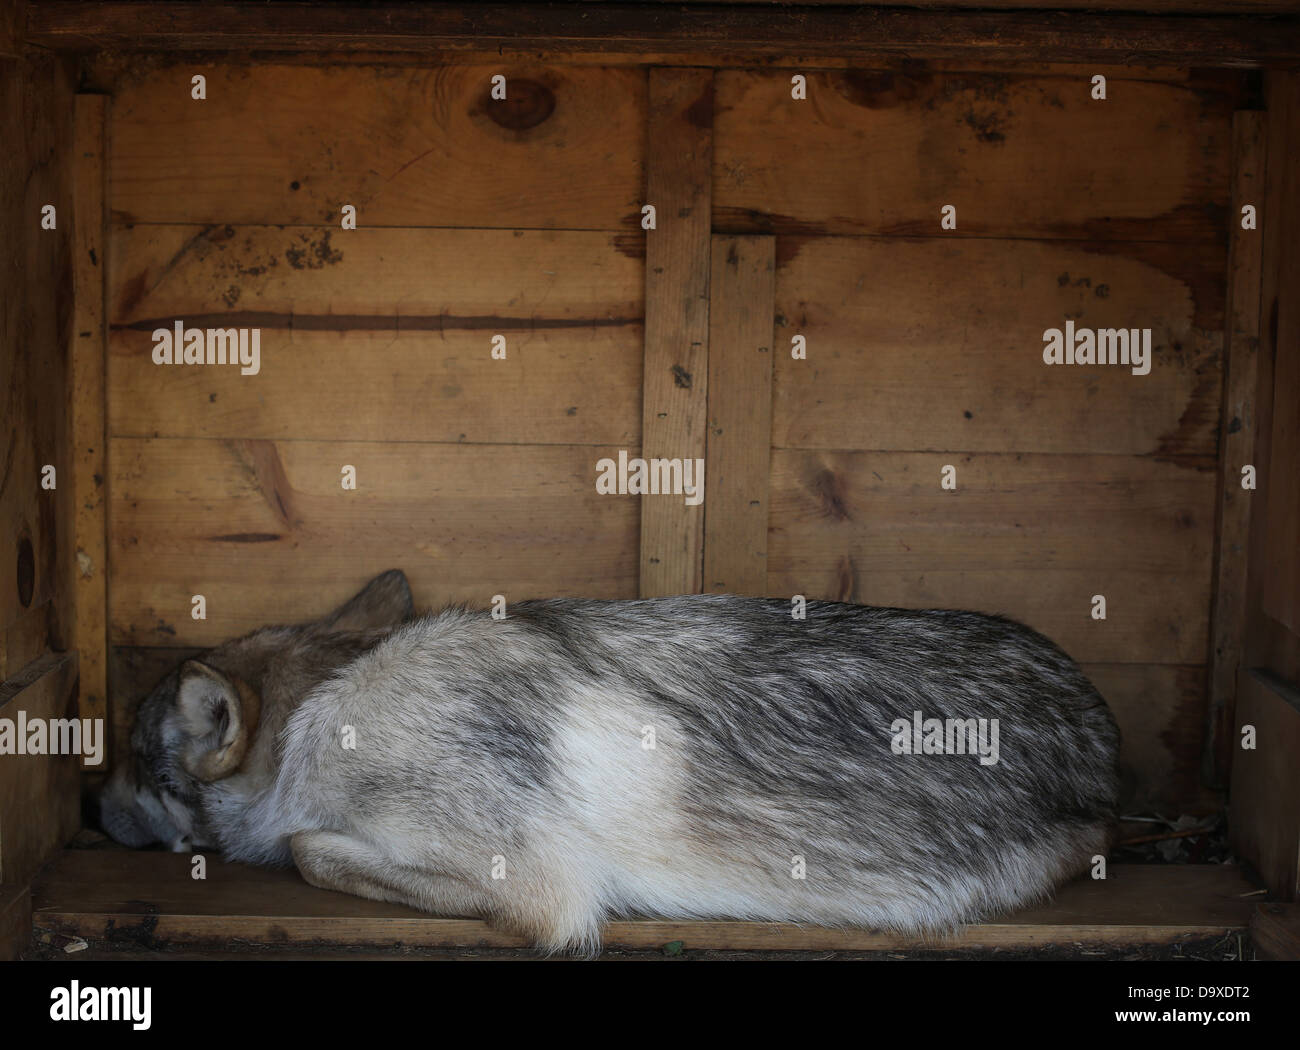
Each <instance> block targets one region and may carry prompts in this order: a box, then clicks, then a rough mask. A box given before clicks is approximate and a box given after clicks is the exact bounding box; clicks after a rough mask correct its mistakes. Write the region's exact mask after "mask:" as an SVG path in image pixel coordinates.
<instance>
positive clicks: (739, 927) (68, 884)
mask: <svg viewBox="0 0 1300 1050" xmlns="http://www.w3.org/2000/svg"><path fill="white" fill-rule="evenodd" d="M190 870H191V857H190V856H189V855H185V854H170V853H157V852H132V851H122V850H68V851H66V852H64V853H63V854H62V855H61V856H60V857H59V858H58V860H57V861H56V862H55V863H54V864H52V865H51V866H50V867H49V868H47V869H46V871H45V872H44V873H43V874H42V876H41V878H39V879H38V880H37V882H36V884H35V885H34V886H33V887H32V895H33V896H32V922H33V925H34V926H35V927H36V928H37V929H39V930H45V931H57V932H59V933H63V934H67V935H73V936H79V937H84V938H87V939H88V940H93V941H104V940H107V941H110V942H114V943H117V944H119V945H125V946H128V947H134V948H144V949H158V948H163V947H174V946H184V945H190V946H201V945H212V944H217V943H224V944H229V943H231V942H238V943H244V944H254V945H257V944H269V945H278V946H282V947H284V946H290V945H301V946H304V947H305V946H317V947H322V948H324V947H334V946H340V945H347V946H351V947H391V946H394V945H403V946H408V947H504V948H511V947H520V946H522V945H523V944H524V942H523V941H522V940H520V939H519V938H518V937H515V936H513V935H511V934H508V933H505V932H502V931H499V930H496V929H494V928H492V927H491V926H488V925H487V924H486V923H483V922H480V921H478V920H473V919H442V918H435V917H433V916H429V915H425V914H423V913H421V912H417V911H413V910H411V909H409V908H404V907H401V906H399V905H393V904H382V903H378V902H375V901H367V900H362V899H360V898H356V897H350V896H346V895H343V894H338V893H332V892H329V891H326V890H320V889H316V888H314V887H312V886H308V885H307V884H306V883H305V882H303V880H302V879H301V878H300V877H299V876H298V874H297V873H296V872H295V871H292V870H280V871H276V870H267V869H261V868H251V867H247V866H245V865H241V864H226V863H223V862H222V861H220V860H218V859H217V858H216V857H209V858H208V861H207V878H206V879H205V880H203V881H199V880H195V879H193V878H192V877H191V875H190ZM1254 890H1255V887H1254V886H1253V885H1252V884H1251V883H1250V882H1249V881H1248V880H1247V879H1246V877H1245V876H1244V875H1243V874H1242V873H1241V872H1240V871H1239V870H1238V869H1237V868H1236V867H1233V866H1231V865H1212V864H1211V865H1196V866H1191V865H1186V866H1180V865H1169V866H1163V865H1127V866H1125V865H1114V866H1112V868H1111V874H1110V878H1109V879H1107V880H1106V881H1104V882H1100V881H1098V882H1094V881H1092V880H1090V879H1082V880H1079V881H1076V882H1074V883H1071V884H1070V885H1069V886H1066V887H1065V888H1064V889H1062V890H1061V892H1060V893H1059V894H1058V895H1057V896H1056V898H1055V899H1054V900H1053V901H1051V902H1050V903H1048V904H1045V905H1043V906H1041V907H1038V908H1031V909H1028V910H1026V911H1023V912H1018V913H1016V914H1014V915H1009V916H1005V917H1003V918H999V919H996V920H994V921H991V922H988V923H982V924H979V925H976V926H971V927H969V928H967V929H966V930H965V931H964V932H963V933H961V934H960V935H959V936H958V937H956V938H954V939H951V940H946V941H937V940H936V941H920V940H917V939H915V938H909V937H901V936H898V935H895V934H889V933H883V932H879V931H872V930H827V929H819V928H812V927H800V926H794V925H788V924H783V923H762V922H667V921H652V920H635V921H619V922H612V923H609V924H608V925H607V926H606V928H605V944H606V946H607V947H627V948H648V947H660V946H662V945H665V944H669V943H671V942H673V941H681V942H682V943H683V945H684V946H685V947H688V948H693V949H737V950H755V951H773V950H791V951H797V950H808V949H822V950H844V951H873V950H917V949H931V948H933V949H936V950H938V949H952V948H994V947H997V948H1033V947H1041V946H1046V945H1054V944H1080V943H1083V944H1099V945H1116V944H1171V943H1176V942H1178V941H1182V940H1192V939H1201V938H1205V937H1213V936H1223V935H1225V934H1229V933H1232V932H1239V931H1245V930H1246V929H1247V927H1248V926H1249V923H1250V918H1251V913H1252V911H1253V909H1254V907H1255V905H1256V904H1257V903H1258V902H1259V900H1260V898H1259V897H1258V896H1251V894H1252V893H1253V891H1254Z"/></svg>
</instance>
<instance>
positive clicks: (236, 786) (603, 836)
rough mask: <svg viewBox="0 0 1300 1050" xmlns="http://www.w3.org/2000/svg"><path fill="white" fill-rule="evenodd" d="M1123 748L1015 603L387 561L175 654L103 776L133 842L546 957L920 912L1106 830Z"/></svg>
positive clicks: (1062, 871)
mask: <svg viewBox="0 0 1300 1050" xmlns="http://www.w3.org/2000/svg"><path fill="white" fill-rule="evenodd" d="M977 730H978V731H977ZM977 737H978V740H977V739H976V738H977ZM1118 744H1119V734H1118V731H1117V730H1116V727H1115V721H1114V719H1113V718H1112V717H1111V713H1110V711H1109V710H1108V709H1107V708H1106V705H1105V703H1104V701H1103V700H1102V699H1101V697H1100V696H1098V695H1097V692H1096V690H1095V689H1093V687H1092V685H1091V684H1090V683H1089V682H1088V680H1087V679H1086V678H1085V677H1084V675H1083V674H1082V673H1081V672H1080V670H1079V668H1078V667H1077V666H1076V665H1075V664H1074V663H1073V662H1072V661H1071V660H1070V659H1069V658H1068V657H1067V656H1066V655H1065V654H1064V653H1062V652H1061V650H1060V649H1058V648H1057V647H1056V646H1055V645H1053V644H1052V643H1051V642H1049V641H1048V640H1047V639H1046V638H1043V637H1042V636H1041V635H1039V634H1036V633H1035V632H1033V631H1031V630H1030V629H1029V628H1027V627H1024V626H1022V625H1020V624H1018V623H1014V622H1012V621H1010V620H1005V619H1001V618H998V617H993V616H984V615H980V614H977V613H969V612H950V611H945V610H925V611H911V610H903V609H877V608H868V607H860V606H853V605H841V604H837V603H833V602H809V603H808V605H807V615H806V618H804V619H796V618H794V617H793V616H792V615H791V606H790V603H789V602H785V601H780V600H765V599H754V598H736V597H728V596H716V595H697V596H683V597H675V598H658V599H650V600H644V601H593V600H584V599H556V600H551V601H530V602H521V603H519V604H518V605H515V606H513V607H512V608H511V609H510V610H509V615H508V617H507V618H505V619H493V618H492V617H491V616H490V615H488V614H487V613H479V612H470V611H467V610H464V609H448V610H445V611H443V612H441V613H437V614H434V615H428V616H422V617H414V616H413V614H412V606H411V593H410V589H409V588H408V586H407V582H406V577H405V576H404V575H403V574H402V573H400V572H397V571H392V572H387V573H384V574H383V575H382V576H379V577H377V578H376V579H374V580H373V581H371V583H370V584H369V585H368V586H367V587H366V588H365V589H364V590H362V591H361V592H360V593H359V594H358V595H357V596H356V597H355V598H353V599H352V600H351V601H350V602H348V603H347V604H346V605H344V606H343V607H342V608H340V609H338V610H337V611H335V612H334V613H333V614H331V615H330V616H328V617H326V618H325V619H324V620H321V621H319V622H317V623H311V624H305V625H300V626H294V627H267V628H264V629H262V630H260V631H255V632H254V633H252V634H250V635H248V636H247V637H245V638H241V639H238V640H236V641H233V642H228V643H226V644H225V645H222V646H219V647H217V648H215V649H213V650H211V651H210V652H208V653H207V654H205V655H204V656H203V657H202V659H199V660H187V661H186V662H185V663H183V664H182V665H181V666H180V667H179V668H177V669H176V670H175V671H173V672H172V673H171V674H169V675H168V676H167V678H166V679H164V681H163V682H162V683H161V684H160V685H159V686H158V687H157V688H156V689H155V690H154V691H153V693H152V694H150V695H149V696H148V697H147V698H146V699H145V700H144V701H143V702H142V703H141V705H140V709H139V711H138V713H137V716H136V723H135V728H134V731H133V732H132V736H131V746H132V751H133V754H132V759H131V761H130V762H126V763H122V764H120V765H119V767H118V769H117V770H116V772H115V773H114V774H113V777H112V778H111V780H110V783H109V785H108V786H107V787H106V788H105V790H104V792H103V794H102V796H101V800H100V801H101V810H102V818H103V823H104V827H105V829H106V830H107V831H108V832H109V833H110V834H111V835H112V836H113V837H114V838H116V839H118V840H119V841H121V842H123V843H126V844H127V845H131V846H142V845H145V844H148V843H152V842H158V841H162V842H164V843H169V844H171V845H172V846H173V847H174V848H177V849H184V848H187V847H188V846H191V845H192V846H195V847H199V846H202V847H212V848H216V849H220V850H221V851H223V852H224V853H225V855H226V856H227V857H229V858H232V859H235V860H243V861H249V862H252V863H259V864H280V865H287V864H290V863H292V864H296V865H297V867H298V869H299V871H300V872H301V873H302V875H303V877H304V878H306V879H307V881H308V882H311V883H314V884H316V885H318V886H324V887H327V888H329V889H335V890H342V891H344V892H346V893H354V894H359V895H361V896H364V897H373V898H377V899H380V900H387V901H397V902H401V903H404V904H409V905H412V906H414V907H417V908H423V909H425V910H427V911H431V912H437V913H441V914H446V915H475V916H482V917H484V918H487V919H489V920H492V921H495V922H497V923H500V924H502V925H505V926H507V927H510V928H513V929H515V930H519V931H522V932H523V933H525V934H526V935H527V936H528V937H529V938H531V939H532V941H533V942H534V943H536V944H537V945H539V946H541V947H543V948H546V949H550V950H555V949H562V948H568V949H575V950H579V951H588V952H591V951H594V950H595V949H596V947H597V946H598V945H599V941H600V927H601V923H602V921H603V920H604V919H605V918H607V917H609V916H611V915H627V914H643V915H649V916H656V917H665V918H671V917H700V918H708V917H732V918H739V919H766V920H785V921H792V922H805V923H815V924H823V925H832V926H844V925H848V926H865V927H874V928H885V929H891V930H897V931H902V932H907V933H915V934H925V933H930V932H943V931H947V930H951V929H953V928H955V927H957V926H959V925H961V924H962V923H966V922H970V921H972V920H974V919H976V918H978V917H980V916H983V915H988V914H991V913H995V912H999V911H1003V910H1005V909H1008V908H1014V907H1017V906H1020V905H1024V904H1027V903H1029V902H1032V901H1034V900H1037V899H1040V898H1042V897H1043V896H1045V895H1046V894H1047V893H1049V892H1050V891H1051V890H1052V888H1053V887H1054V886H1056V885H1057V884H1058V883H1059V882H1060V881H1061V880H1062V879H1064V878H1067V877H1069V876H1071V875H1074V874H1076V873H1078V872H1080V871H1081V870H1083V869H1084V868H1085V867H1086V866H1087V864H1088V862H1089V859H1090V858H1091V857H1092V856H1093V855H1094V854H1098V853H1104V852H1105V850H1106V847H1107V844H1108V838H1109V833H1110V825H1111V824H1112V822H1113V820H1114V818H1115V807H1116V795H1117V790H1118V778H1117V773H1116V753H1117V750H1118ZM990 745H991V746H990Z"/></svg>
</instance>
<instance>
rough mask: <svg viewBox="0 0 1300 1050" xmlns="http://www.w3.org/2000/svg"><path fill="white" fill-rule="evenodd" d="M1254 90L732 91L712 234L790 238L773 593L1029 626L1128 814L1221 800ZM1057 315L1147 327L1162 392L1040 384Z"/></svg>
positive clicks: (774, 77)
mask: <svg viewBox="0 0 1300 1050" xmlns="http://www.w3.org/2000/svg"><path fill="white" fill-rule="evenodd" d="M1099 72H1100V73H1105V74H1107V75H1108V84H1107V95H1108V97H1107V99H1106V100H1105V101H1098V100H1094V99H1092V98H1091V97H1090V87H1091V76H1092V74H1094V73H1099ZM1239 84H1240V82H1239V81H1237V80H1235V79H1233V78H1230V77H1218V76H1209V75H1200V74H1188V73H1185V72H1183V73H1178V72H1160V71H1146V72H1145V73H1144V74H1142V75H1141V76H1138V77H1133V76H1130V75H1129V74H1127V73H1126V72H1124V71H1121V70H1115V69H1110V70H1106V69H1095V70H1088V71H1086V72H1085V71H1074V70H1062V71H1061V72H1060V73H1058V74H1044V73H1038V72H1034V73H1003V74H997V73H988V72H980V73H970V74H962V73H932V72H928V71H926V70H925V69H924V67H921V68H920V69H918V70H917V71H915V72H913V73H906V72H880V73H871V72H862V71H856V72H826V73H820V74H818V73H813V74H809V75H808V78H807V95H808V98H807V100H806V101H797V100H794V99H792V97H791V94H792V93H791V74H790V73H789V72H788V71H787V72H780V73H777V72H770V73H762V72H748V71H739V70H726V71H721V72H719V73H718V75H717V77H716V90H717V103H718V115H717V117H716V120H715V129H714V135H715V152H716V167H715V186H714V226H715V231H720V232H734V233H747V234H754V233H768V234H773V235H775V238H776V257H777V273H776V292H775V295H776V304H775V313H776V333H777V334H776V336H775V340H774V345H775V355H774V359H773V364H774V374H773V386H774V395H773V409H772V445H773V450H772V474H771V521H770V533H769V544H768V562H767V588H768V592H769V593H770V594H773V595H789V594H791V593H802V594H806V595H808V596H809V597H819V598H835V599H842V600H850V601H855V602H863V603H867V604H877V605H902V606H954V607H963V608H973V609H979V610H983V611H988V612H997V613H1005V614H1008V615H1011V616H1014V617H1016V618H1018V619H1021V620H1024V621H1025V622H1027V623H1029V624H1030V625H1032V626H1034V627H1036V628H1038V629H1039V630H1041V631H1043V632H1044V633H1046V634H1047V635H1048V636H1049V637H1051V638H1053V639H1054V640H1055V641H1057V642H1058V643H1059V644H1061V645H1062V646H1063V647H1064V648H1065V649H1066V650H1067V651H1068V652H1069V653H1070V654H1071V655H1072V656H1074V657H1075V658H1076V659H1077V660H1079V661H1080V662H1082V663H1083V664H1084V667H1085V669H1086V670H1087V672H1088V673H1089V674H1090V675H1091V676H1092V677H1093V679H1094V680H1095V681H1096V683H1097V685H1098V686H1099V688H1100V689H1101V691H1102V692H1103V693H1104V694H1105V695H1106V697H1107V699H1108V700H1109V701H1110V703H1111V705H1112V707H1113V708H1114V709H1115V711H1116V714H1117V716H1118V718H1119V721H1120V723H1121V728H1122V730H1123V733H1124V739H1125V744H1124V747H1125V756H1124V757H1125V761H1126V762H1127V764H1128V765H1129V766H1130V767H1132V768H1133V769H1134V771H1135V772H1136V774H1137V778H1138V795H1137V798H1136V799H1135V800H1134V805H1135V806H1140V805H1142V804H1145V803H1150V804H1160V805H1164V806H1171V805H1172V806H1174V807H1175V808H1186V809H1196V808H1199V807H1202V806H1210V805H1212V804H1213V799H1212V797H1211V796H1210V795H1208V794H1207V793H1206V792H1205V791H1204V790H1203V789H1202V787H1201V784H1200V768H1199V763H1200V756H1201V751H1202V744H1203V740H1204V729H1203V719H1204V713H1205V703H1206V692H1205V671H1206V659H1207V656H1206V654H1207V642H1208V633H1207V632H1208V620H1209V610H1210V602H1211V588H1212V584H1213V567H1212V556H1213V549H1214V535H1215V533H1214V529H1215V498H1216V497H1215V493H1216V478H1215V471H1216V465H1217V453H1218V439H1219V426H1220V399H1221V397H1222V392H1223V376H1224V365H1223V328H1224V310H1225V303H1224V292H1223V273H1224V265H1225V256H1226V251H1227V222H1226V214H1227V208H1228V204H1229V200H1228V192H1229V189H1230V185H1231V183H1230V178H1229V176H1230V162H1231V142H1232V115H1233V111H1234V109H1236V108H1237V107H1238V106H1239V105H1240V104H1241V96H1240V94H1239ZM759 128H761V129H762V133H761V134H759V133H758V132H757V129H759ZM944 205H954V206H955V208H956V219H957V228H956V229H955V230H945V229H941V227H940V209H941V207H942V206H944ZM1067 319H1072V320H1073V321H1074V322H1075V324H1076V325H1078V326H1079V327H1090V328H1102V327H1141V328H1151V329H1152V333H1153V334H1152V339H1153V343H1154V362H1153V367H1152V369H1151V373H1150V374H1149V375H1145V376H1135V375H1132V374H1131V373H1130V372H1129V370H1128V369H1124V368H1119V367H1104V368H1103V367H1095V366H1094V367H1085V366H1078V367H1069V366H1054V367H1048V366H1046V365H1044V364H1043V361H1042V356H1041V352H1042V348H1043V332H1044V330H1045V329H1048V328H1052V327H1056V328H1061V327H1063V326H1064V323H1065V321H1066V320H1067ZM795 336H803V337H804V339H806V341H807V355H808V356H807V360H796V359H793V358H792V355H791V352H790V351H791V342H792V339H793V338H794V337H795ZM945 466H952V467H955V469H956V478H957V488H956V490H955V491H945V490H943V489H941V487H940V472H941V469H942V468H943V467H945ZM1097 594H1101V595H1104V596H1105V598H1106V601H1107V617H1106V619H1105V620H1104V621H1103V620H1096V619H1093V618H1092V616H1091V615H1090V611H1091V601H1092V597H1093V596H1094V595H1097Z"/></svg>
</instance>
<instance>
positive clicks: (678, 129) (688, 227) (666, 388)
mask: <svg viewBox="0 0 1300 1050" xmlns="http://www.w3.org/2000/svg"><path fill="white" fill-rule="evenodd" d="M647 123H648V129H649V130H648V136H649V137H648V140H647V150H646V199H645V203H646V204H648V205H652V206H653V207H654V209H655V214H656V225H655V228H654V229H652V230H649V231H648V232H647V233H646V259H645V360H644V366H645V382H644V385H643V387H642V399H643V400H642V409H641V420H642V426H641V455H642V456H643V457H644V458H645V459H646V460H647V461H648V460H650V459H652V458H667V459H678V460H681V461H682V465H683V468H685V466H686V464H687V461H688V460H689V461H693V462H692V463H691V468H692V474H693V480H694V482H695V483H696V484H698V483H699V479H698V478H696V477H694V474H695V464H696V463H698V462H700V461H702V460H703V459H704V449H705V425H706V412H707V407H708V401H707V399H708V381H709V374H708V359H709V355H708V344H709V230H710V224H711V222H712V212H711V208H712V194H711V179H712V166H713V71H712V70H708V69H652V70H650V85H649V119H648V121H647ZM707 479H708V475H707V472H706V474H705V484H706V489H705V492H707ZM703 544H704V511H703V504H701V503H697V504H696V505H694V506H691V505H688V504H687V503H686V497H685V496H682V495H646V496H642V497H641V596H642V597H643V598H648V597H654V596H656V595H664V594H694V593H696V592H697V591H699V589H700V568H701V565H700V560H701V556H702V551H703Z"/></svg>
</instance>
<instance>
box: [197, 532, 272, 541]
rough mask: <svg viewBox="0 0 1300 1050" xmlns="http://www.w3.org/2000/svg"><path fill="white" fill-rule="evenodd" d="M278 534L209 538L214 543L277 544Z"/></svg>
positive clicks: (250, 533)
mask: <svg viewBox="0 0 1300 1050" xmlns="http://www.w3.org/2000/svg"><path fill="white" fill-rule="evenodd" d="M280 538H281V537H280V534H279V533H278V532H228V533H226V534H225V535H222V536H209V537H208V539H209V540H211V541H212V542H213V543H275V542H276V541H277V540H279V539H280Z"/></svg>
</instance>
